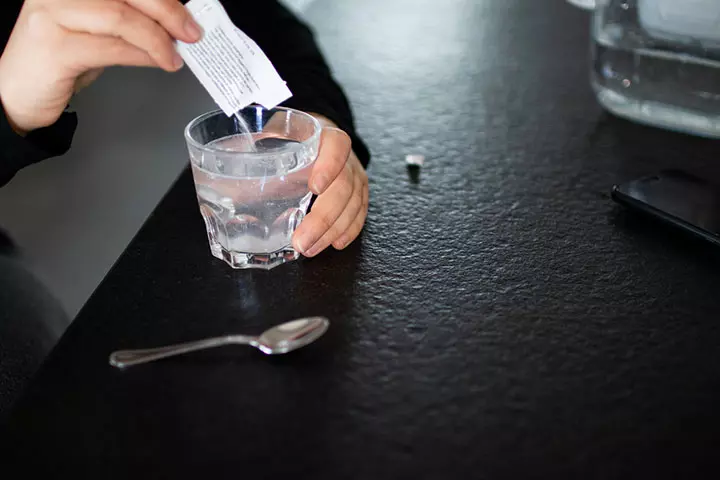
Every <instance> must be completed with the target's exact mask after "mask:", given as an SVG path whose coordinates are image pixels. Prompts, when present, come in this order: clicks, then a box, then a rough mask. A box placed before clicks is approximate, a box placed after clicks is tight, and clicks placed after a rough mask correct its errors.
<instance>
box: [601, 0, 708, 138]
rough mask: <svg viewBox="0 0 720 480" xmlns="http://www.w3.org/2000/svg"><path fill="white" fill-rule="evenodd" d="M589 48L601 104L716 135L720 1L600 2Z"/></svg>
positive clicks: (650, 121) (652, 122)
mask: <svg viewBox="0 0 720 480" xmlns="http://www.w3.org/2000/svg"><path fill="white" fill-rule="evenodd" d="M592 50H593V67H592V84H593V87H594V89H595V92H596V94H597V97H598V99H599V101H600V103H601V104H602V105H603V106H604V107H605V108H607V109H608V110H610V111H611V112H613V113H615V114H617V115H619V116H622V117H626V118H629V119H632V120H636V121H640V122H643V123H646V124H650V125H654V126H659V127H664V128H669V129H673V130H678V131H682V132H686V133H692V134H697V135H702V136H709V137H720V1H718V0H692V1H686V0H682V1H681V0H597V2H596V8H595V13H594V19H593V46H592Z"/></svg>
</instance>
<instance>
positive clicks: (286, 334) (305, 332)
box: [110, 317, 330, 368]
mask: <svg viewBox="0 0 720 480" xmlns="http://www.w3.org/2000/svg"><path fill="white" fill-rule="evenodd" d="M329 326H330V321H329V320H328V319H327V318H323V317H308V318H300V319H298V320H293V321H292V322H287V323H283V324H280V325H277V326H275V327H273V328H271V329H269V330H266V331H265V332H263V333H262V334H261V335H260V336H259V337H250V336H246V335H228V336H225V337H216V338H206V339H205V340H198V341H196V342H188V343H179V344H177V345H169V346H167V347H159V348H148V349H143V350H119V351H117V352H113V353H112V354H111V355H110V365H112V366H113V367H117V368H125V367H130V366H133V365H138V364H140V363H147V362H152V361H153V360H159V359H161V358H167V357H173V356H175V355H182V354H184V353H189V352H195V351H197V350H205V349H206V348H215V347H221V346H224V345H232V344H234V345H251V346H253V347H255V348H257V349H258V350H260V351H261V352H263V353H265V354H267V355H276V354H280V353H288V352H292V351H293V350H297V349H298V348H302V347H304V346H305V345H309V344H311V343H312V342H314V341H315V340H317V339H318V338H320V337H321V336H322V335H323V333H325V332H326V331H327V329H328V327H329Z"/></svg>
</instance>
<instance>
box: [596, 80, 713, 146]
mask: <svg viewBox="0 0 720 480" xmlns="http://www.w3.org/2000/svg"><path fill="white" fill-rule="evenodd" d="M593 88H594V89H595V93H596V94H597V98H598V100H599V101H600V104H601V105H602V106H603V107H605V108H606V109H607V110H608V111H610V112H611V113H614V114H615V115H617V116H619V117H623V118H627V119H629V120H634V121H636V122H640V123H644V124H646V125H650V126H653V127H660V128H665V129H668V130H675V131H678V132H682V133H689V134H691V135H699V136H701V137H709V138H720V117H718V116H712V115H705V114H703V113H701V112H696V111H693V110H689V109H683V108H681V107H676V106H673V105H668V104H664V103H659V102H650V101H643V100H639V99H636V98H632V97H629V96H626V95H622V94H620V93H618V92H616V91H614V90H611V89H609V88H605V87H603V86H601V85H598V83H597V82H593Z"/></svg>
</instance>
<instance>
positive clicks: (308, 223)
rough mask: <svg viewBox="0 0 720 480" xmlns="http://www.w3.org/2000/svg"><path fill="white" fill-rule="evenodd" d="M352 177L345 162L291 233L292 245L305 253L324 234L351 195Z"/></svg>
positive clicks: (349, 166)
mask: <svg viewBox="0 0 720 480" xmlns="http://www.w3.org/2000/svg"><path fill="white" fill-rule="evenodd" d="M353 189H354V179H353V172H352V167H351V165H350V164H347V166H346V167H345V169H343V173H342V174H341V175H340V176H338V177H337V179H336V180H335V181H334V182H333V184H332V185H330V187H328V189H327V191H326V192H325V193H323V194H322V195H321V196H319V197H318V199H317V201H316V202H315V204H314V205H313V207H312V211H311V212H310V213H309V214H308V215H307V217H305V219H304V220H303V221H302V223H301V224H300V226H299V227H298V229H297V230H296V231H295V234H294V235H293V247H294V248H295V250H297V251H298V252H300V253H302V254H303V255H305V252H307V251H308V250H309V249H310V247H312V246H313V245H315V243H316V242H317V241H318V240H320V238H321V237H322V236H323V235H325V232H327V231H328V230H329V229H330V227H332V226H333V225H334V224H335V222H336V221H337V219H338V217H340V214H341V213H342V212H343V210H345V206H346V205H347V204H348V201H349V200H350V198H351V197H352V194H353Z"/></svg>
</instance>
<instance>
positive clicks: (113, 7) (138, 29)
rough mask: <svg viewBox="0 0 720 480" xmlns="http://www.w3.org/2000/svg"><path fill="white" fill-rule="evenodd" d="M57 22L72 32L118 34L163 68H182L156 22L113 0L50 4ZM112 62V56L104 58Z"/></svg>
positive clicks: (178, 58)
mask: <svg viewBox="0 0 720 480" xmlns="http://www.w3.org/2000/svg"><path fill="white" fill-rule="evenodd" d="M50 8H51V10H52V14H53V17H54V18H55V20H56V21H57V22H58V24H59V25H60V26H62V27H64V28H66V29H68V30H71V31H74V32H84V33H91V34H94V35H102V36H110V37H118V38H121V39H123V40H125V41H126V42H127V43H129V44H131V45H134V46H136V47H137V48H139V49H141V50H144V51H146V52H147V53H148V54H149V55H150V56H151V57H152V58H153V60H154V61H155V63H156V64H157V65H159V66H161V67H162V68H164V69H165V70H169V71H174V70H177V69H179V68H180V67H182V59H181V58H180V56H179V55H178V54H177V52H176V51H175V48H174V47H173V44H172V39H171V38H170V35H168V33H167V32H166V31H165V30H164V29H163V28H162V27H161V26H160V25H158V24H157V23H155V22H154V21H153V20H151V19H150V18H149V17H147V16H146V15H143V14H142V13H140V12H139V11H137V10H135V9H134V8H132V7H130V6H128V5H126V4H125V3H122V2H119V1H115V0H105V1H97V0H72V1H64V2H54V3H52V4H50ZM108 60H109V61H112V60H113V59H112V58H109V59H108Z"/></svg>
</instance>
